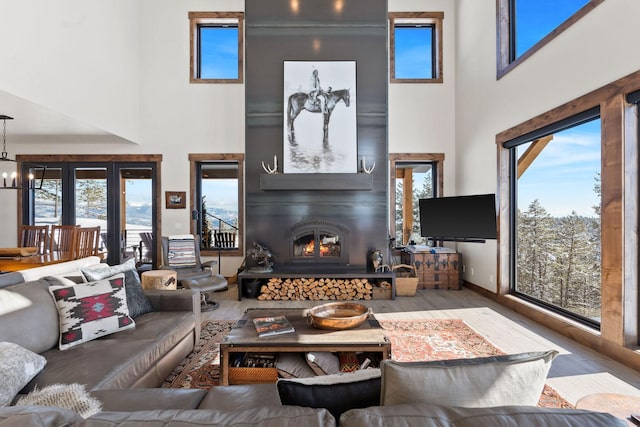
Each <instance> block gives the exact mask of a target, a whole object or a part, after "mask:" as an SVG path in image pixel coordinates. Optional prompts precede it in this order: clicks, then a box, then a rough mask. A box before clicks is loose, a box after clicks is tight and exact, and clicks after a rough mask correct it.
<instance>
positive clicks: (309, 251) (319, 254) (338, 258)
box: [290, 220, 349, 264]
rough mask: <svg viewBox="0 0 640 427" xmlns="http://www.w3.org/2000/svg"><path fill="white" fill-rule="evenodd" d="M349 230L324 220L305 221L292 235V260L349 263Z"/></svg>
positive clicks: (297, 226) (295, 227)
mask: <svg viewBox="0 0 640 427" xmlns="http://www.w3.org/2000/svg"><path fill="white" fill-rule="evenodd" d="M348 234H349V232H348V230H347V229H346V228H345V227H343V226H341V225H338V224H332V223H329V222H326V221H322V220H313V221H303V222H300V223H298V224H296V225H294V226H293V228H292V229H291V233H290V236H291V238H290V247H291V260H292V261H294V262H305V261H307V262H336V263H345V264H346V263H347V260H348V259H349V258H348V252H347V241H348V240H347V238H348Z"/></svg>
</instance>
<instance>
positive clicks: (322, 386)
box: [276, 369, 380, 420]
mask: <svg viewBox="0 0 640 427" xmlns="http://www.w3.org/2000/svg"><path fill="white" fill-rule="evenodd" d="M276 386H277V387H278V394H279V396H280V401H281V402H282V404H283V405H295V406H306V407H309V408H326V409H327V410H328V411H329V412H331V415H333V416H334V417H335V419H336V420H337V419H339V418H340V415H341V414H342V413H343V412H346V411H348V410H349V409H354V408H366V407H369V406H377V405H380V369H363V370H361V371H356V372H353V373H347V374H333V375H323V376H318V377H313V378H301V379H290V380H289V379H280V380H278V382H277V384H276Z"/></svg>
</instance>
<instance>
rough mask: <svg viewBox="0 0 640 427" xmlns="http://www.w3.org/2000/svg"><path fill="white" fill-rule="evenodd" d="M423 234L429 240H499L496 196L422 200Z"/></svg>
mask: <svg viewBox="0 0 640 427" xmlns="http://www.w3.org/2000/svg"><path fill="white" fill-rule="evenodd" d="M418 203H419V207H420V232H421V233H420V234H421V235H422V236H423V237H426V238H427V239H429V240H436V241H437V240H440V241H456V242H484V241H485V239H495V238H496V196H495V194H479V195H473V196H456V197H434V198H431V199H420V200H419V202H418Z"/></svg>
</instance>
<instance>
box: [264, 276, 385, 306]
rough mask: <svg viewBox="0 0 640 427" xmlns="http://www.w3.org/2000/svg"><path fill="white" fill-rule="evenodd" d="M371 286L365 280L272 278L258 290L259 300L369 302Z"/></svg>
mask: <svg viewBox="0 0 640 427" xmlns="http://www.w3.org/2000/svg"><path fill="white" fill-rule="evenodd" d="M372 289H373V285H372V284H371V283H369V281H368V280H367V279H330V278H319V279H316V278H279V277H272V278H271V279H269V282H268V283H267V284H264V285H262V287H261V288H260V296H258V299H259V300H262V301H270V300H313V301H323V300H361V299H364V300H370V299H371V293H372Z"/></svg>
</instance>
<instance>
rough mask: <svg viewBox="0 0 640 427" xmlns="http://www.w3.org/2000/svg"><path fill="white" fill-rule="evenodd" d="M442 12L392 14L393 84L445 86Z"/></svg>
mask: <svg viewBox="0 0 640 427" xmlns="http://www.w3.org/2000/svg"><path fill="white" fill-rule="evenodd" d="M443 18H444V13H442V12H410V13H390V14H389V23H390V25H389V27H390V34H389V40H390V44H391V48H390V59H389V63H390V68H391V82H392V83H442V20H443Z"/></svg>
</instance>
